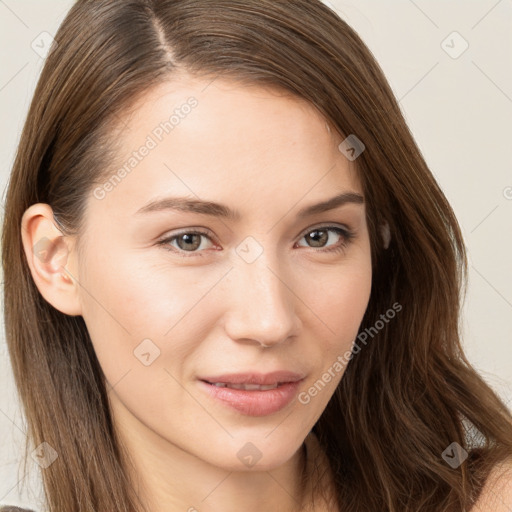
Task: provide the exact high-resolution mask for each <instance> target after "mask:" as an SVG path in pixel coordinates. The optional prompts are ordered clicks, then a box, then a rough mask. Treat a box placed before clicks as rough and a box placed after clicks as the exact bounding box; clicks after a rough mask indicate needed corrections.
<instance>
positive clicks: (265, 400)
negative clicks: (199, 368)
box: [199, 371, 305, 416]
mask: <svg viewBox="0 0 512 512" xmlns="http://www.w3.org/2000/svg"><path fill="white" fill-rule="evenodd" d="M304 378H305V377H304V376H303V375H300V374H298V373H294V372H286V371H279V372H272V373H267V374H261V373H244V374H241V373H240V374H230V375H218V376H214V377H207V378H205V379H202V378H201V379H200V380H199V385H200V387H201V388H202V389H203V390H204V391H205V392H206V393H207V394H208V396H209V397H210V398H212V399H214V400H215V401H219V402H220V403H222V404H223V405H226V406H228V407H230V408H232V409H235V410H237V411H238V412H241V413H242V414H245V415H247V416H268V415H270V414H274V413H276V412H278V411H280V410H282V409H284V408H285V407H286V406H288V405H289V404H290V403H291V402H292V401H293V399H294V398H295V397H296V396H297V394H298V389H299V386H300V384H301V383H302V382H303V380H304ZM211 382H223V383H226V384H259V385H260V386H268V385H274V384H278V387H277V388H275V389H269V390H265V391H262V390H259V391H258V390H254V391H248V390H244V389H231V388H227V387H217V386H215V385H214V384H211Z"/></svg>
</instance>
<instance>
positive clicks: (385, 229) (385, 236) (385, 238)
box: [380, 221, 391, 249]
mask: <svg viewBox="0 0 512 512" xmlns="http://www.w3.org/2000/svg"><path fill="white" fill-rule="evenodd" d="M380 233H381V235H382V245H383V246H384V249H387V248H388V247H389V243H390V241H391V232H390V230H389V224H388V223H387V221H384V222H383V223H382V224H381V225H380Z"/></svg>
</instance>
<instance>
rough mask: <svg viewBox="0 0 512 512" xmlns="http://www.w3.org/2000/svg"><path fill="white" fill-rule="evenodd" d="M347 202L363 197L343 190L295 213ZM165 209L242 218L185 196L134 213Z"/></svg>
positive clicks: (318, 210)
mask: <svg viewBox="0 0 512 512" xmlns="http://www.w3.org/2000/svg"><path fill="white" fill-rule="evenodd" d="M349 203H353V204H364V197H363V196H362V195H361V194H358V193H356V192H343V193H342V194H338V195H337V196H334V197H331V198H330V199H327V200H326V201H322V202H321V203H316V204H313V205H310V206H306V207H304V208H302V209H301V210H299V212H298V213H297V218H299V219H302V218H304V217H307V216H311V215H315V214H318V213H322V212H327V211H330V210H334V209H335V208H338V207H340V206H343V205H345V204H349ZM166 210H175V211H180V212H189V213H199V214H202V215H210V216H213V217H221V218H224V219H227V220H231V221H232V222H236V221H239V220H240V219H241V218H242V215H241V213H240V212H239V211H238V210H232V209H231V208H229V207H227V206H226V205H223V204H219V203H214V202H212V201H203V200H200V199H190V198H187V197H165V198H162V199H155V200H153V201H150V202H149V203H147V204H146V205H144V206H143V207H142V208H140V209H139V210H137V212H136V213H135V215H139V214H143V213H144V214H145V213H152V212H161V211H166Z"/></svg>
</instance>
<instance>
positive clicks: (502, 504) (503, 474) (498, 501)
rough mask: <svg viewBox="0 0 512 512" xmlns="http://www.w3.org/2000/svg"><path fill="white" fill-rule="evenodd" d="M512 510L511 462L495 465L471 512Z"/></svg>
mask: <svg viewBox="0 0 512 512" xmlns="http://www.w3.org/2000/svg"><path fill="white" fill-rule="evenodd" d="M511 510H512V461H510V460H509V461H508V462H504V463H502V464H499V465H497V466H496V467H495V468H494V469H493V470H492V471H491V473H490V474H489V477H488V478H487V480H486V482H485V485H484V487H483V489H482V492H481V493H480V496H479V498H478V500H477V502H476V503H475V505H474V507H473V508H472V509H471V512H510V511H511Z"/></svg>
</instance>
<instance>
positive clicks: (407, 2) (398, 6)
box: [0, 0, 512, 509]
mask: <svg viewBox="0 0 512 512" xmlns="http://www.w3.org/2000/svg"><path fill="white" fill-rule="evenodd" d="M72 3H73V2H71V1H68V0H66V1H55V0H39V1H37V2H30V1H27V0H0V54H1V62H2V66H1V68H0V106H1V113H2V115H1V122H0V141H1V143H0V179H1V181H2V190H5V186H6V183H7V179H8V175H9V172H10V168H11V165H12V162H13V157H14V153H15V150H16V145H17V142H18V140H19V135H20V132H21V129H22V126H23V123H24V120H25V116H26V113H27V109H28V106H29V102H30V99H31V96H32V93H33V89H34V87H35V84H36V80H37V78H38V76H39V73H40V70H41V67H42V63H43V58H41V57H40V56H39V55H38V54H37V53H36V52H35V51H34V50H33V49H32V47H31V45H32V42H33V41H34V40H36V42H37V41H40V38H39V36H40V34H41V33H42V32H48V33H50V34H55V32H56V31H57V28H58V26H59V24H60V22H61V21H62V19H63V18H64V15H65V14H66V12H67V11H68V9H69V7H70V6H71V5H72ZM325 3H327V4H330V5H331V6H333V7H334V8H335V10H336V11H337V12H338V13H339V14H340V15H341V17H342V18H344V19H345V20H346V21H347V22H348V23H349V24H350V25H351V26H352V27H353V28H354V29H355V30H356V31H357V32H358V33H359V34H360V36H361V37H362V39H363V40H364V41H365V43H366V44H367V45H368V46H369V47H370V49H371V50H372V52H373V53H374V55H375V56H376V58H377V60H378V62H379V63H380V65H381V66H382V68H383V70H384V73H385V74H386V76H387V78H388V80H389V81H390V83H391V86H392V88H393V90H394V92H395V94H396V96H397V98H398V99H399V100H400V105H401V108H402V111H403V113H404V115H405V117H406V119H407V121H408V123H409V126H410V127H411V129H412V132H413V134H414V136H415V138H416V141H417V143H418V145H419V147H420V149H421V151H422V152H423V155H424V156H425V158H426V160H427V163H428V164H429V166H430V168H431V170H432V172H433V173H434V175H435V176H436V178H437V180H438V181H439V183H440V185H441V187H442V188H443V190H444V192H445V194H446V196H447V197H448V199H449V201H450V202H451V204H452V206H453V208H454V210H455V212H456V214H457V217H458V219H459V222H460V224H461V226H462V230H463V234H464V238H465V241H466V244H467V247H468V253H469V261H470V280H469V287H468V296H467V299H466V303H465V307H464V318H463V325H464V333H465V337H464V346H465V349H466V352H467V354H468V357H469V359H470V361H471V362H472V363H473V364H474V365H475V366H476V368H477V369H478V370H479V371H480V372H481V373H482V375H483V376H484V378H485V379H486V380H487V382H489V384H490V385H491V386H493V387H494V388H495V389H496V390H497V391H498V392H499V393H500V395H501V396H502V397H503V398H504V400H505V401H506V402H507V403H508V406H509V407H510V406H511V405H512V343H511V339H512V336H511V335H512V291H511V290H512V272H511V266H512V165H511V152H510V149H511V145H512V144H511V142H510V135H511V134H512V130H511V122H512V55H511V54H512V31H511V30H510V27H511V26H512V0H500V1H496V0H480V1H462V0H459V1H451V0H450V1H448V0H415V1H413V0H388V1H386V2H382V1H378V0H357V1H355V0H353V1H337V0H331V1H330V2H329V1H326V2H325ZM453 31H457V32H459V33H460V34H461V35H462V37H463V38H464V39H465V40H466V41H467V42H468V44H469V48H468V49H467V50H466V51H465V52H464V53H462V54H461V55H460V56H459V57H458V58H452V57H451V56H449V55H448V54H447V53H446V51H445V49H444V48H443V47H446V45H449V46H452V49H451V50H449V51H451V52H456V51H458V50H459V48H461V46H460V41H457V40H456V39H453V38H448V40H447V42H446V43H445V44H444V45H442V42H443V41H444V40H445V39H446V38H447V36H449V34H451V33H452V32H453ZM38 38H39V39H38ZM452 41H453V42H452ZM2 203H3V201H2ZM0 211H1V213H2V214H3V210H0ZM0 316H1V315H0ZM2 320H3V319H2ZM0 379H1V382H0V386H1V389H2V393H1V394H0V504H14V505H15V504H17V505H20V506H21V505H25V506H31V507H34V508H35V509H40V508H41V507H40V506H39V505H38V503H39V497H40V496H41V491H42V487H41V483H40V479H39V478H40V477H39V474H38V470H39V466H37V465H36V464H35V462H33V461H32V459H30V460H29V469H30V471H29V474H27V475H23V474H22V473H21V467H20V465H19V462H20V457H21V447H22V445H23V442H24V432H25V421H24V418H23V414H22V412H21V409H20V405H19V402H18V400H17V395H16V390H15V387H14V382H13V379H12V370H11V367H10V361H9V358H8V353H7V347H6V345H5V339H4V332H3V324H2V333H1V338H0ZM42 471H44V470H42ZM21 484H23V485H25V489H24V492H23V493H21V492H20V490H21Z"/></svg>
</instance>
